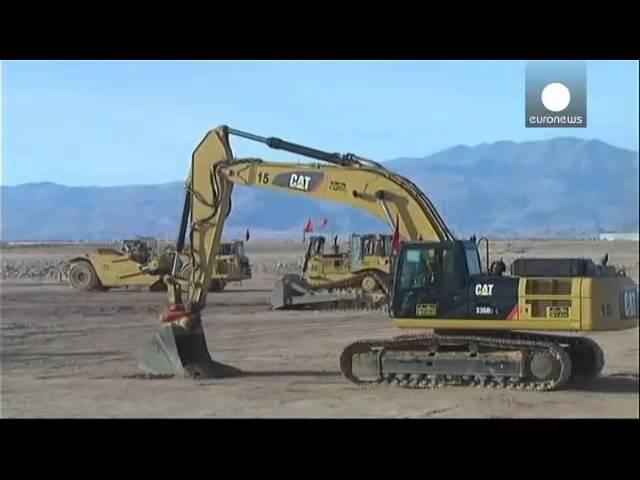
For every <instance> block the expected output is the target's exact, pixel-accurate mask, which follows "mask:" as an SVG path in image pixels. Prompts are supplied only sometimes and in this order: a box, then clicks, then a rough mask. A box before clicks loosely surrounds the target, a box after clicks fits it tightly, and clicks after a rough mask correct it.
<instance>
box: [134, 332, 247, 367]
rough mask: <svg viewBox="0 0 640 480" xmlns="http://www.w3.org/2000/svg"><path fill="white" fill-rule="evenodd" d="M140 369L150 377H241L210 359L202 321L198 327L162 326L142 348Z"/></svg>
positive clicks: (224, 365)
mask: <svg viewBox="0 0 640 480" xmlns="http://www.w3.org/2000/svg"><path fill="white" fill-rule="evenodd" d="M138 366H139V367H140V368H141V369H142V370H143V371H145V372H146V373H148V374H151V375H163V376H164V375H173V376H176V377H185V378H225V377H234V376H238V375H240V374H241V371H240V370H238V369H237V368H235V367H232V366H230V365H226V364H223V363H220V362H216V361H214V360H213V359H212V358H211V355H210V354H209V350H208V348H207V342H206V339H205V336H204V331H203V329H202V325H201V324H200V322H197V324H196V325H195V326H189V327H185V326H181V325H179V324H176V323H173V322H172V323H167V324H165V325H163V326H162V327H161V328H160V329H159V330H158V331H157V332H156V333H155V334H154V336H153V337H152V338H151V340H150V341H149V342H148V343H147V345H145V347H144V348H143V350H142V352H141V355H140V358H139V362H138Z"/></svg>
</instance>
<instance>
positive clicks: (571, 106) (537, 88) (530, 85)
mask: <svg viewBox="0 0 640 480" xmlns="http://www.w3.org/2000/svg"><path fill="white" fill-rule="evenodd" d="M525 92H526V98H525V102H526V108H525V111H526V127H528V128H585V127H586V126H587V75H586V65H585V63H584V62H529V63H528V64H527V70H526V80H525Z"/></svg>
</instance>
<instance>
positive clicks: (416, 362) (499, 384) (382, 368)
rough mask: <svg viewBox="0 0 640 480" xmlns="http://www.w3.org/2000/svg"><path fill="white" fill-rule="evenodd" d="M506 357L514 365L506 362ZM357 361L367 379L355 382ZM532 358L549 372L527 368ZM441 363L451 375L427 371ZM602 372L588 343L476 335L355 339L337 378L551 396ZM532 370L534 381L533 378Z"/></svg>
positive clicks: (531, 336) (599, 358) (597, 353)
mask: <svg viewBox="0 0 640 480" xmlns="http://www.w3.org/2000/svg"><path fill="white" fill-rule="evenodd" d="M509 355H511V356H515V357H519V360H513V359H509V358H506V357H505V356H507V357H508V356H509ZM358 357H364V358H365V359H366V360H365V363H366V362H368V370H367V369H366V368H365V371H366V372H367V375H366V376H362V377H358V376H357V374H356V373H354V371H353V370H354V369H353V365H354V361H355V363H356V364H357V363H358V361H362V360H359V359H358ZM387 358H391V359H392V360H387ZM534 358H537V359H539V358H542V359H543V360H542V362H543V365H544V362H547V365H548V366H547V367H546V368H548V373H545V375H540V374H539V371H540V367H535V368H534V367H532V359H534ZM398 359H399V360H398ZM441 359H442V360H444V363H442V364H441V365H450V366H453V367H452V368H451V370H450V371H442V369H440V370H438V371H437V372H435V373H433V372H429V370H430V369H431V370H432V371H433V370H434V369H433V367H430V366H431V365H433V364H435V363H436V362H438V361H439V360H441ZM402 362H404V363H402ZM447 362H449V363H447ZM456 362H457V363H456ZM469 365H478V366H479V369H480V370H482V369H484V370H486V371H484V372H482V373H477V372H474V371H473V368H472V369H469ZM516 367H517V368H516ZM603 367H604V355H603V353H602V350H601V349H600V347H599V346H598V345H597V344H596V343H595V342H593V341H592V340H591V339H588V338H586V337H571V336H556V335H545V334H535V333H519V332H504V333H500V332H498V333H494V332H492V333H491V334H486V333H485V334H478V335H456V334H449V333H446V334H442V333H440V332H438V333H433V334H423V335H403V336H399V337H395V338H391V339H383V340H360V341H357V342H354V343H352V344H351V345H349V346H348V347H347V348H345V349H344V350H343V352H342V355H341V357H340V368H341V370H342V373H343V375H344V376H345V377H346V378H347V379H348V380H349V381H351V382H353V383H356V384H359V385H375V384H384V383H386V384H393V385H397V386H400V387H405V388H437V387H443V386H449V385H457V386H474V387H489V388H506V389H517V390H537V391H552V390H558V389H561V388H563V387H565V386H566V385H567V384H568V382H569V381H570V380H571V379H573V378H575V377H577V376H596V375H598V374H599V373H600V372H601V370H602V368H603ZM445 368H447V367H445ZM536 368H537V371H538V376H536V375H535V374H534V373H533V372H534V370H536ZM543 370H544V368H543ZM487 372H490V373H487Z"/></svg>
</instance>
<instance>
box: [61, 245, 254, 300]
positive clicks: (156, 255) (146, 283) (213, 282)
mask: <svg viewBox="0 0 640 480" xmlns="http://www.w3.org/2000/svg"><path fill="white" fill-rule="evenodd" d="M175 254H176V251H175V249H174V248H173V247H172V246H167V247H165V248H162V249H161V248H159V246H158V242H157V241H154V240H148V239H135V240H123V241H122V242H120V249H116V248H109V247H104V248H103V247H101V248H97V249H96V250H94V251H92V252H90V253H87V254H84V255H79V256H76V257H73V258H70V259H69V260H67V261H66V262H65V265H64V267H63V269H61V271H60V273H59V275H58V280H60V281H62V282H65V283H68V284H69V285H70V286H71V287H73V288H75V289H76V290H81V291H91V290H97V291H106V290H110V289H112V288H130V287H148V288H149V290H151V291H166V289H167V286H166V284H165V283H164V281H163V273H168V272H169V271H171V268H172V265H173V262H174V259H175V260H176V262H177V265H178V272H179V275H180V276H181V277H183V278H188V277H189V275H190V274H191V263H190V261H189V259H190V257H189V256H188V255H186V254H184V253H181V254H179V255H178V257H177V259H176V258H175ZM251 277H252V272H251V266H250V264H249V259H248V258H247V256H246V255H245V252H244V242H242V241H241V240H233V241H228V242H221V244H220V247H219V249H218V254H217V256H216V266H215V273H213V274H212V275H211V279H210V282H209V289H208V290H209V291H210V292H219V291H222V290H224V288H225V286H226V285H227V284H228V283H230V282H240V281H243V280H248V279H250V278H251Z"/></svg>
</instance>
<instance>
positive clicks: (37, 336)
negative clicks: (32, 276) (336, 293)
mask: <svg viewBox="0 0 640 480" xmlns="http://www.w3.org/2000/svg"><path fill="white" fill-rule="evenodd" d="M83 249H86V247H79V248H78V249H77V250H80V251H81V250H83ZM71 250H72V249H70V248H68V247H65V248H62V247H59V246H58V247H48V248H36V247H20V248H15V247H14V248H3V250H2V259H3V260H10V259H12V258H15V259H24V258H28V259H31V258H55V257H57V256H60V255H63V256H66V255H69V254H71V253H73V252H72V251H71ZM247 250H248V254H249V255H250V257H251V261H252V263H253V264H254V272H255V276H254V278H253V279H252V280H250V281H246V282H243V284H241V285H240V284H232V285H229V286H228V287H227V290H226V291H224V292H221V293H212V294H210V296H209V300H208V308H207V309H206V310H205V312H204V314H203V319H204V326H205V331H206V335H207V341H208V345H209V350H210V352H211V354H212V356H213V357H214V358H215V359H216V360H218V361H222V362H225V363H229V364H232V365H234V366H236V367H239V368H240V369H242V370H244V371H245V372H246V375H245V376H243V377H239V378H233V379H224V380H206V381H205V380H202V381H197V380H181V379H155V380H143V379H139V378H131V377H132V376H134V375H135V374H137V373H139V370H138V369H137V366H136V354H137V351H138V349H139V348H140V347H141V345H142V344H143V342H144V341H146V340H147V339H148V338H149V337H150V336H151V335H152V333H153V331H154V328H155V327H156V326H157V325H158V314H159V312H160V310H161V309H162V307H163V306H164V304H165V302H166V298H165V294H163V293H151V292H145V291H132V290H124V291H110V292H96V293H89V294H81V293H80V292H76V291H74V290H72V289H71V288H69V287H67V286H66V285H61V284H57V283H55V282H52V281H45V280H39V281H34V280H23V279H5V280H3V281H2V282H1V283H0V288H1V294H2V297H1V310H0V312H1V317H0V325H1V333H2V336H1V341H2V344H1V360H2V363H1V370H0V375H1V377H0V380H1V384H0V385H1V391H0V395H1V403H0V405H1V411H0V415H1V416H2V417H139V418H143V417H191V418H194V417H254V418H255V417H263V418H264V417H275V418H283V417H313V418H326V417H343V418H344V417H400V418H432V417H433V418H435V417H457V418H461V417H474V418H477V417H482V418H505V417H508V418H517V417H540V418H552V417H553V418H568V417H572V418H575V417H580V418H583V417H602V418H604V417H631V418H638V416H639V403H638V398H639V396H638V343H639V341H638V330H637V329H634V330H630V331H622V332H610V333H600V334H595V335H593V336H592V337H593V338H594V339H595V340H596V341H598V342H599V343H600V344H601V345H602V347H603V348H604V350H605V353H606V358H607V366H606V368H605V370H604V372H603V374H602V376H601V377H599V378H597V379H593V380H591V381H588V382H583V383H579V384H577V385H575V386H574V387H573V388H572V389H571V390H565V391H559V392H548V393H528V392H519V391H516V392H511V391H500V390H484V389H466V388H460V387H450V388H444V389H438V390H409V389H400V388H397V387H391V386H382V387H373V388H363V387H358V386H355V385H352V384H350V383H348V382H347V381H346V380H344V379H343V378H342V376H341V374H340V372H339V368H338V364H337V361H338V356H339V354H340V351H341V349H342V348H343V347H344V346H345V345H346V344H347V343H349V342H351V341H353V340H356V339H359V338H371V337H386V336H390V335H397V334H398V333H400V332H399V331H398V330H396V329H394V328H393V327H392V326H391V320H390V318H389V317H388V316H387V315H386V314H385V313H378V312H375V313H371V312H358V313H345V312H339V313H318V312H276V311H269V310H268V308H269V296H270V289H271V286H272V284H273V281H274V280H275V279H276V278H277V276H278V273H277V272H276V271H275V269H274V268H266V267H265V266H267V267H268V266H269V265H270V266H274V265H276V264H278V263H280V262H284V261H295V259H297V258H298V257H299V256H300V254H301V253H302V247H301V245H299V244H284V243H277V244H273V243H267V242H253V241H251V242H249V244H248V248H247ZM605 251H607V252H609V262H610V264H619V265H625V267H626V268H627V271H628V272H629V274H630V275H631V276H632V277H633V278H634V280H635V281H636V282H638V243H637V242H591V241H582V242H566V241H564V242H558V241H536V242H534V241H511V242H506V241H502V242H494V243H493V245H492V258H493V257H494V256H498V257H499V256H502V257H503V258H504V260H505V261H506V262H509V261H510V260H512V259H513V258H514V257H515V256H519V255H530V256H588V257H592V258H594V259H596V260H598V259H599V258H600V257H601V256H602V255H603V254H604V252H605Z"/></svg>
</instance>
